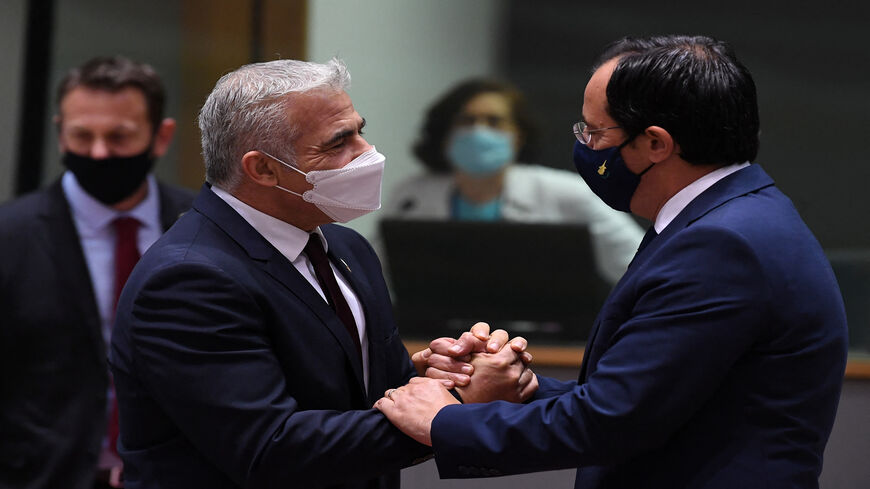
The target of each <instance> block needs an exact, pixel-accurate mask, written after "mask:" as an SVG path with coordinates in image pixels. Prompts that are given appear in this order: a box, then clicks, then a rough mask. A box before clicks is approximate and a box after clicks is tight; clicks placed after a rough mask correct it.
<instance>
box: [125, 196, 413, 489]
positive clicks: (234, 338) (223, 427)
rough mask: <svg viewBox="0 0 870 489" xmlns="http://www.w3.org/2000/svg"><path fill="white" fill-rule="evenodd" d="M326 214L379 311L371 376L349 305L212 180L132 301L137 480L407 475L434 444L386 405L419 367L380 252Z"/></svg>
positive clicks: (130, 477) (182, 482)
mask: <svg viewBox="0 0 870 489" xmlns="http://www.w3.org/2000/svg"><path fill="white" fill-rule="evenodd" d="M321 229H322V230H323V232H324V235H325V236H326V239H327V241H328V244H329V255H330V259H331V260H332V261H333V262H334V263H339V264H341V265H340V266H339V268H340V269H341V271H342V273H343V275H344V277H345V278H346V279H347V280H348V282H349V283H350V285H351V286H352V287H353V289H354V291H355V292H356V294H357V295H358V297H359V299H360V301H361V303H362V305H363V309H364V311H365V315H366V325H367V334H368V341H369V350H368V351H369V362H370V372H369V374H370V376H369V388H368V390H367V391H366V389H365V388H364V383H363V372H362V368H363V367H362V364H361V362H360V360H359V356H358V354H357V353H356V350H355V346H354V344H353V343H352V340H351V338H350V336H349V335H348V334H347V330H346V329H345V328H344V326H343V325H342V323H341V321H340V320H339V319H338V316H337V315H336V314H335V312H334V311H333V310H332V309H331V308H330V307H329V306H328V304H327V303H326V302H325V301H324V300H323V299H322V298H321V297H320V296H319V295H318V293H317V292H316V291H315V289H314V288H313V287H312V286H311V285H310V284H309V283H308V282H307V281H306V280H305V278H304V277H303V276H302V275H301V274H300V273H299V272H298V271H297V270H296V268H294V267H293V265H292V264H291V263H290V262H289V261H288V260H287V259H286V258H285V257H284V256H283V255H281V254H280V253H279V252H278V251H277V250H275V249H274V247H272V246H271V245H270V244H269V243H268V242H267V241H266V240H265V239H264V238H263V237H262V236H261V235H260V234H259V233H257V232H256V231H255V230H254V228H252V227H251V226H250V225H249V224H248V223H247V222H246V221H245V220H244V219H242V217H241V216H239V215H238V214H237V213H236V212H235V211H234V210H233V209H232V208H231V207H230V206H229V205H227V204H226V203H225V202H224V201H223V200H221V199H220V198H219V197H218V196H217V195H215V194H214V193H213V192H212V191H211V190H210V189H209V188H208V187H204V188H203V190H202V191H201V192H200V195H199V196H198V197H197V199H196V201H195V202H194V206H193V210H191V211H190V212H188V213H187V214H185V215H184V216H183V217H182V218H181V219H180V220H179V221H178V222H177V223H176V225H175V226H173V228H172V229H170V230H169V231H168V232H167V233H166V234H165V235H164V236H163V237H162V238H161V239H160V240H159V241H158V242H157V243H155V244H154V246H153V247H152V248H151V249H149V251H148V252H147V253H146V254H145V255H144V256H143V257H142V259H141V260H140V262H139V264H138V265H137V266H136V268H135V270H134V271H133V273H132V275H131V276H130V279H129V280H128V282H127V285H126V286H125V288H124V292H123V294H122V297H121V299H120V302H119V305H118V313H117V319H116V324H115V329H114V332H113V336H112V348H111V353H110V358H109V360H110V364H111V365H112V371H113V373H114V376H115V385H116V388H117V393H118V400H119V408H120V413H121V418H120V420H121V436H120V443H119V451H120V453H121V455H122V457H123V459H124V463H125V467H124V468H125V487H127V488H129V489H138V488H161V489H167V488H187V487H209V488H229V487H251V488H253V487H306V488H314V487H327V486H332V487H348V488H351V487H353V488H356V487H359V488H362V487H365V488H374V487H379V488H388V487H398V481H399V475H398V469H400V468H402V467H405V466H407V465H410V464H411V463H412V461H413V460H414V459H416V458H418V457H421V456H423V455H425V454H426V453H427V451H428V448H426V447H423V446H422V445H419V444H417V443H416V442H414V441H412V440H411V439H410V438H407V437H405V436H404V435H403V434H401V433H400V432H399V431H398V430H397V429H396V428H394V427H393V426H392V425H391V424H390V423H389V421H387V419H386V418H385V417H384V416H383V415H382V414H381V413H380V412H379V411H376V410H373V409H371V406H372V404H373V403H374V401H375V400H377V399H378V398H380V397H381V396H382V395H383V392H384V390H386V389H387V388H389V387H397V386H400V385H402V384H404V383H406V382H407V381H408V379H409V378H410V377H411V376H413V375H414V368H413V365H412V364H411V362H410V359H409V357H408V353H407V351H406V350H405V347H404V346H403V344H402V342H401V340H400V338H399V335H398V331H397V329H396V326H395V324H394V321H393V318H392V310H391V305H390V300H389V296H388V293H387V289H386V286H385V284H384V280H383V277H382V275H381V268H380V263H379V262H378V260H377V257H376V256H375V254H374V252H373V251H372V249H371V247H370V246H369V244H368V243H367V242H366V241H365V240H364V239H363V238H362V237H361V236H360V235H359V234H357V233H356V232H354V231H352V230H350V229H347V228H343V227H339V226H335V225H326V226H322V227H321ZM339 259H340V260H339ZM344 263H346V264H347V265H346V266H344Z"/></svg>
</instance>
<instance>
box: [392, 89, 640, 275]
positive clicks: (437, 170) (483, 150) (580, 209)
mask: <svg viewBox="0 0 870 489" xmlns="http://www.w3.org/2000/svg"><path fill="white" fill-rule="evenodd" d="M535 132H536V131H535V128H534V125H533V124H532V122H531V117H530V116H529V114H528V110H527V108H526V104H525V100H524V98H523V96H522V94H521V93H520V92H519V90H518V89H517V88H515V87H513V86H511V85H508V84H506V83H503V82H499V81H494V80H487V79H472V80H469V81H465V82H463V83H460V84H459V85H457V86H456V87H454V88H453V89H452V90H450V91H449V92H448V93H447V94H446V95H444V96H443V97H442V98H441V99H440V100H438V101H436V102H435V104H434V105H432V107H431V108H430V109H429V111H428V114H427V116H426V120H425V122H424V124H423V128H422V133H421V135H420V140H419V141H418V142H417V144H416V145H415V146H414V153H415V154H416V155H417V157H418V158H419V159H420V161H422V162H423V164H424V166H425V167H426V169H427V170H428V171H427V172H426V173H424V174H422V175H417V176H414V177H411V178H410V179H408V180H406V181H404V182H402V183H400V184H399V185H398V186H397V187H396V188H395V189H394V190H393V193H392V196H391V198H390V200H389V201H388V202H387V203H386V205H385V208H384V210H383V211H382V213H381V218H409V219H463V220H490V221H492V220H505V221H516V222H548V223H553V222H566V223H575V224H583V225H585V226H588V228H589V233H590V236H591V237H592V247H593V249H594V250H595V255H596V256H595V258H596V263H597V268H598V272H599V274H600V275H601V277H602V278H604V279H605V280H606V281H607V282H610V283H616V282H617V281H618V280H619V278H620V277H621V276H622V274H623V272H624V271H625V269H626V268H627V267H628V264H629V262H630V261H631V259H632V257H633V256H634V253H635V251H636V250H637V246H638V243H639V242H640V240H641V237H642V235H643V232H642V231H641V229H640V227H639V226H638V225H637V224H636V223H635V222H634V221H633V220H632V219H631V218H630V217H629V216H628V215H627V214H625V213H622V212H617V211H614V210H612V209H611V208H609V207H608V206H607V205H605V204H604V203H603V202H601V200H599V199H598V198H597V197H596V196H595V194H593V193H592V191H591V190H589V188H588V187H587V186H586V184H585V183H583V181H582V180H581V179H580V178H579V177H578V176H577V175H576V174H575V173H573V172H568V171H563V170H557V169H553V168H548V167H544V166H539V165H532V164H528V163H529V160H530V157H531V153H532V149H533V147H534V139H535ZM565 152H566V155H569V154H570V148H568V147H566V149H565ZM566 158H567V156H566Z"/></svg>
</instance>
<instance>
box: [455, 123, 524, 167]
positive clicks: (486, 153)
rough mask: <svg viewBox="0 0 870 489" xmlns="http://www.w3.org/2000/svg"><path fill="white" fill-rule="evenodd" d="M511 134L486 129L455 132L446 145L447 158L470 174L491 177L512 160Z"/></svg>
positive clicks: (472, 128)
mask: <svg viewBox="0 0 870 489" xmlns="http://www.w3.org/2000/svg"><path fill="white" fill-rule="evenodd" d="M513 143H514V142H513V135H512V134H511V133H509V132H506V131H499V130H497V129H491V128H488V127H471V128H464V129H457V130H456V131H454V132H453V136H451V138H450V142H449V144H448V146H447V159H448V160H449V161H450V163H452V164H453V166H454V167H456V168H458V169H459V170H462V171H464V172H465V173H469V174H471V175H481V176H482V175H491V174H493V173H495V172H497V171H499V170H501V169H502V168H504V166H505V165H507V164H508V163H510V162H511V161H513V159H514V144H513Z"/></svg>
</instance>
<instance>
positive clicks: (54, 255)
mask: <svg viewBox="0 0 870 489" xmlns="http://www.w3.org/2000/svg"><path fill="white" fill-rule="evenodd" d="M39 219H40V221H41V225H40V226H39V228H38V236H35V237H34V238H35V240H34V242H35V243H37V246H42V247H44V248H45V249H46V250H47V254H48V256H50V257H51V259H52V264H51V266H52V267H53V268H54V270H55V271H56V273H57V276H58V278H59V280H60V283H59V284H58V286H59V287H62V288H63V290H64V291H65V293H66V294H68V295H69V296H70V300H69V303H70V304H72V305H73V307H74V308H76V309H77V313H78V314H79V315H80V316H81V318H82V321H76V323H79V324H84V325H85V327H86V328H87V330H88V337H89V338H90V343H91V347H92V349H93V351H94V357H93V358H95V359H96V360H97V361H98V362H99V363H100V364H101V365H105V361H106V345H105V342H104V341H103V333H102V324H101V320H100V314H99V311H98V310H97V299H96V296H95V295H94V287H93V284H92V283H91V274H90V271H89V270H88V266H87V263H85V255H84V251H83V250H82V245H81V241H80V240H79V235H78V231H77V230H76V227H75V223H73V219H72V214H71V213H70V208H69V204H68V203H67V200H66V196H65V195H64V193H63V187H62V186H61V184H60V181H57V182H56V183H54V184H52V186H51V187H49V188H48V190H47V192H46V198H45V199H44V200H43V205H42V208H41V209H40V211H39Z"/></svg>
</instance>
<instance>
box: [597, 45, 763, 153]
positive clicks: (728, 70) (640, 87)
mask: <svg viewBox="0 0 870 489" xmlns="http://www.w3.org/2000/svg"><path fill="white" fill-rule="evenodd" d="M644 42H646V43H647V44H648V45H647V46H646V47H642V48H640V49H634V50H631V49H630V50H628V51H626V52H625V54H624V55H623V56H622V57H621V58H620V60H619V62H618V63H617V66H616V69H615V70H614V72H613V75H612V76H611V78H610V82H609V83H608V85H607V104H608V113H609V114H610V116H611V117H613V119H614V120H615V121H616V123H617V124H619V126H620V127H622V128H623V129H624V130H625V132H626V133H627V134H628V136H629V140H631V139H633V138H635V137H637V136H638V135H639V134H641V133H642V132H643V131H644V130H645V129H646V128H647V127H649V126H660V127H662V128H664V129H665V130H667V131H668V132H669V133H670V134H671V136H673V138H674V140H675V142H676V143H677V144H679V145H680V151H681V152H680V156H681V157H682V158H683V159H684V160H686V161H687V162H689V163H691V164H694V165H727V164H731V163H736V162H743V161H752V160H754V159H755V156H756V155H757V154H758V145H759V141H758V135H759V130H760V123H759V118H758V101H757V95H756V91H755V82H754V81H753V80H752V75H751V74H750V73H749V70H747V69H746V67H745V66H743V64H741V63H740V62H739V61H738V60H737V58H736V56H735V55H734V52H733V50H732V49H731V47H730V46H729V45H728V44H726V43H724V42H721V41H717V40H715V39H711V38H709V37H703V36H692V37H690V36H667V37H662V38H650V39H647V40H646V41H644Z"/></svg>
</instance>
